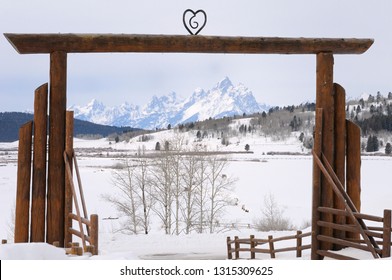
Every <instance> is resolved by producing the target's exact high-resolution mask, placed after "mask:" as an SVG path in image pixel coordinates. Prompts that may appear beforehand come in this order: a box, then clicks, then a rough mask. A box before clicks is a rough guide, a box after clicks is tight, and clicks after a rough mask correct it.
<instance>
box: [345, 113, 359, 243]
mask: <svg viewBox="0 0 392 280" xmlns="http://www.w3.org/2000/svg"><path fill="white" fill-rule="evenodd" d="M346 126H347V174H346V182H347V183H346V184H347V186H346V188H347V194H348V196H349V197H350V198H351V200H352V202H353V203H354V205H355V208H356V209H357V211H358V212H360V211H361V129H360V128H359V126H357V125H356V124H354V123H353V122H351V121H349V120H347V122H346ZM347 223H349V224H352V221H350V220H349V219H348V220H347ZM347 237H348V238H353V239H359V234H358V233H349V234H348V235H347Z"/></svg>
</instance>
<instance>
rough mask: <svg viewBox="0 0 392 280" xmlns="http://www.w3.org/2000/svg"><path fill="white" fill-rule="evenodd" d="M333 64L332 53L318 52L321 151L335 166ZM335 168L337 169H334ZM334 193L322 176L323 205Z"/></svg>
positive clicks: (324, 217) (328, 218)
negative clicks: (321, 115) (321, 120)
mask: <svg viewBox="0 0 392 280" xmlns="http://www.w3.org/2000/svg"><path fill="white" fill-rule="evenodd" d="M333 64H334V58H333V54H332V53H319V54H317V65H316V72H317V75H316V91H317V92H316V108H322V109H323V128H322V146H321V152H322V154H323V155H325V157H326V158H327V160H328V162H330V163H331V165H332V168H335V121H334V120H335V110H334V108H335V106H334V103H335V100H334V87H333ZM334 170H335V169H334ZM333 198H334V193H333V189H332V187H331V185H330V183H329V182H328V180H327V179H326V178H325V176H322V177H321V206H324V207H331V208H332V207H333V205H334V203H333ZM321 220H322V221H325V222H331V223H332V222H333V215H331V214H326V213H322V214H321ZM320 234H322V235H325V236H330V237H332V236H333V230H332V229H329V228H321V231H320ZM319 249H322V250H331V249H332V244H331V243H327V242H321V248H319Z"/></svg>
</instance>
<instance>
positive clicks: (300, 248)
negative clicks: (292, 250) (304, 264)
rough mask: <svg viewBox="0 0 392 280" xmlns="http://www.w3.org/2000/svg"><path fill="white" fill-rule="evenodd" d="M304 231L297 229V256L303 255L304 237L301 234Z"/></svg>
mask: <svg viewBox="0 0 392 280" xmlns="http://www.w3.org/2000/svg"><path fill="white" fill-rule="evenodd" d="M301 234H302V231H300V230H298V231H297V258H300V257H302V237H301V236H300V235H301Z"/></svg>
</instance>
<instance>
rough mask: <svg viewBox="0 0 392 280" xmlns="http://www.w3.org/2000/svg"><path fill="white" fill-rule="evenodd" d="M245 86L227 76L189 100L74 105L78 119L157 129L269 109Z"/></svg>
mask: <svg viewBox="0 0 392 280" xmlns="http://www.w3.org/2000/svg"><path fill="white" fill-rule="evenodd" d="M268 108H269V106H267V105H265V104H259V103H258V102H257V101H256V99H255V97H254V96H253V93H252V91H250V90H249V89H248V88H247V87H246V86H244V85H243V84H239V85H237V86H234V85H233V84H232V82H231V81H230V79H229V78H228V77H225V78H224V79H223V80H221V81H220V82H219V83H217V84H216V85H215V86H214V87H213V88H212V89H210V90H208V91H206V90H204V89H201V88H198V89H196V90H195V91H194V92H193V94H192V95H191V96H190V97H189V98H187V99H181V98H179V97H178V96H177V95H176V93H175V92H171V93H169V94H168V95H164V96H161V97H157V96H154V97H152V99H151V101H150V102H149V103H147V104H146V105H145V106H142V107H140V106H136V105H132V104H128V103H123V104H121V105H120V106H116V107H106V106H105V105H104V104H102V103H101V102H99V101H98V100H96V99H93V100H92V101H91V102H90V103H88V104H87V105H86V106H75V105H74V106H71V107H70V108H69V109H70V110H73V111H74V114H75V118H78V119H81V120H86V121H91V122H94V123H99V124H105V125H115V126H131V127H137V128H144V129H155V128H163V127H167V126H168V124H171V125H172V126H174V125H177V124H181V123H187V122H194V121H198V120H205V119H208V118H210V117H211V118H220V117H224V116H232V115H242V114H243V113H245V114H251V113H255V112H261V111H264V110H267V109H268Z"/></svg>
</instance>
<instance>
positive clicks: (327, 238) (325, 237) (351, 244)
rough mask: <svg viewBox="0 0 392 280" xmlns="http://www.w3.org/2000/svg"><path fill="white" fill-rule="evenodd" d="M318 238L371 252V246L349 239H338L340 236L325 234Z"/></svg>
mask: <svg viewBox="0 0 392 280" xmlns="http://www.w3.org/2000/svg"><path fill="white" fill-rule="evenodd" d="M317 238H318V239H319V240H321V241H326V242H329V243H333V244H339V245H342V246H344V247H351V248H355V249H359V250H362V251H366V252H371V251H370V248H369V247H368V246H364V245H360V244H358V243H355V242H351V241H347V240H343V239H338V238H334V237H329V236H325V235H319V236H318V237H317Z"/></svg>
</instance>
